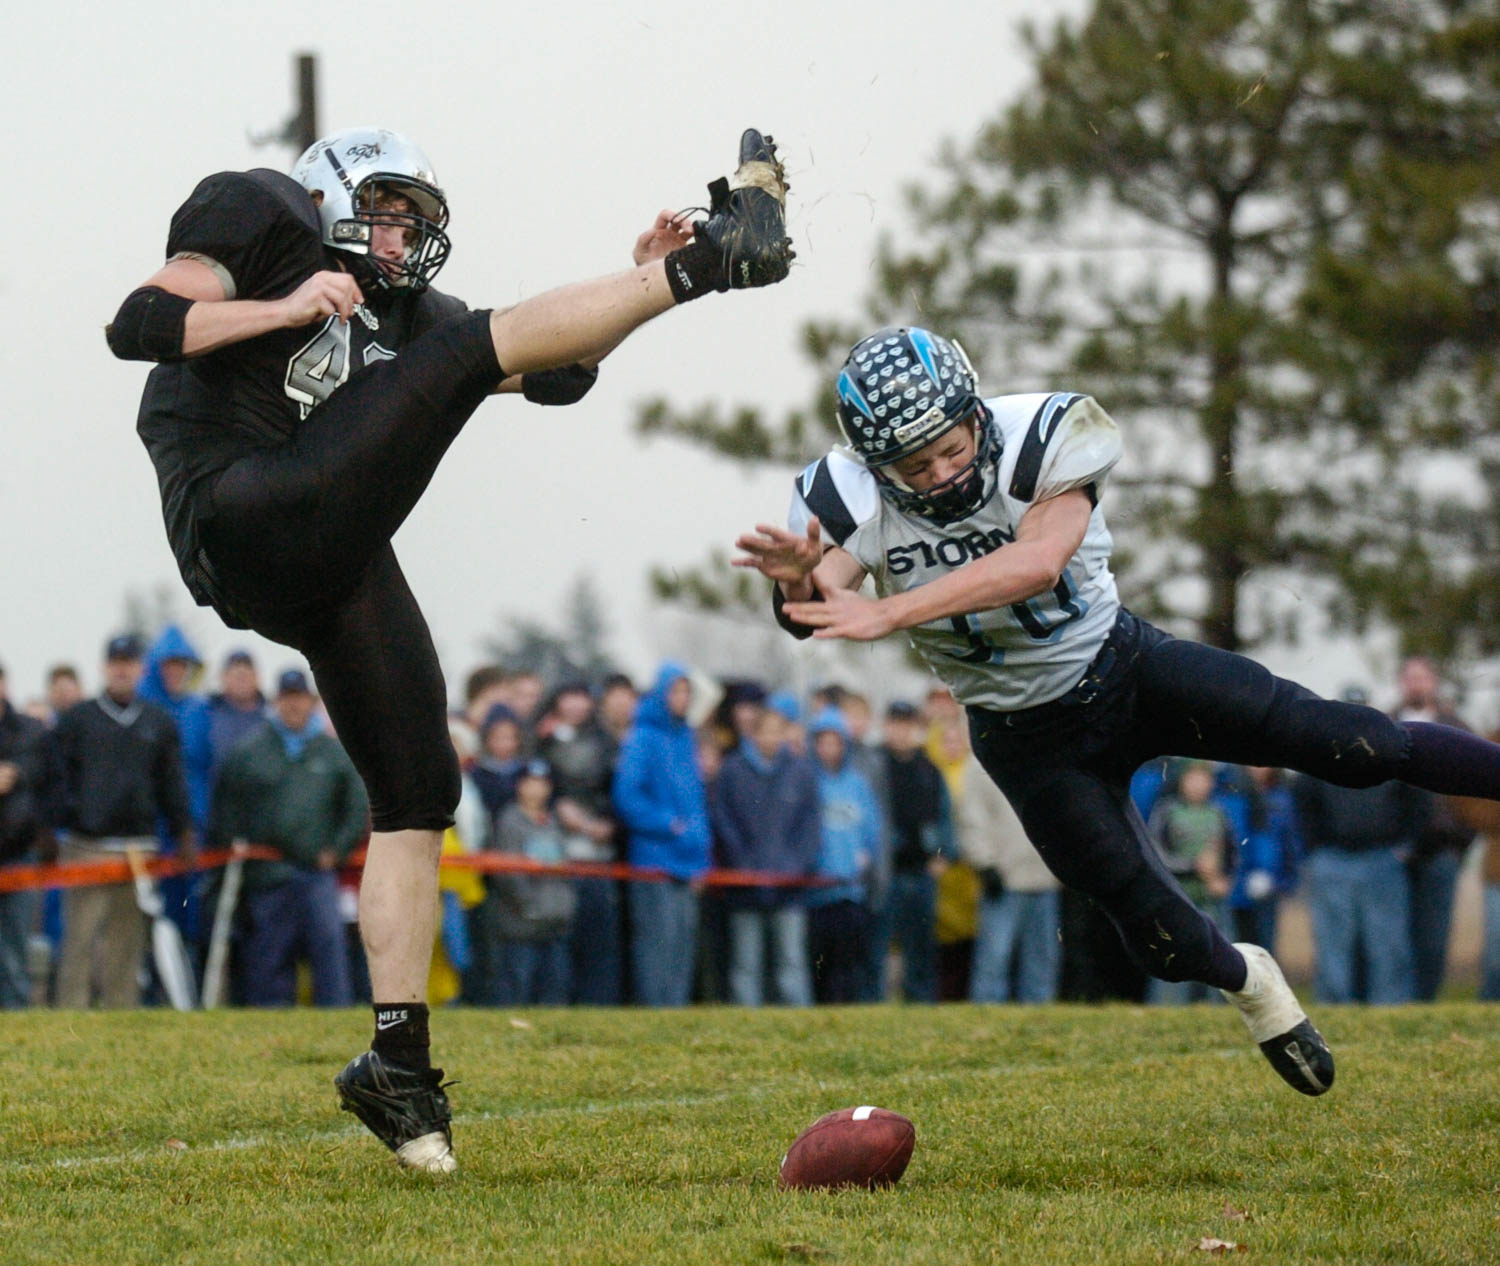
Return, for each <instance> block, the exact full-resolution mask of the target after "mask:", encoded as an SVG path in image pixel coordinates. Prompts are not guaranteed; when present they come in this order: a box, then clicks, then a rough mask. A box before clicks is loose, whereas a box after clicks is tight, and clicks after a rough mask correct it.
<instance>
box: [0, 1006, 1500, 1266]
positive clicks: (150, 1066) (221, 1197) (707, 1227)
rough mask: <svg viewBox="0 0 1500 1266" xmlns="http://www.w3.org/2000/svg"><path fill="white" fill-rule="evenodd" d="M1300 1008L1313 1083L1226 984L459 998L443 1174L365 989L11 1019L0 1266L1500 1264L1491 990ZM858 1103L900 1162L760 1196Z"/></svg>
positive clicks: (1499, 1075)
mask: <svg viewBox="0 0 1500 1266" xmlns="http://www.w3.org/2000/svg"><path fill="white" fill-rule="evenodd" d="M1315 1018H1316V1019H1317V1020H1318V1022H1319V1024H1320V1026H1321V1027H1322V1028H1323V1031H1324V1032H1325V1034H1326V1035H1327V1036H1328V1038H1329V1039H1330V1041H1331V1042H1332V1043H1333V1044H1334V1047H1335V1050H1336V1052H1337V1056H1338V1059H1339V1070H1338V1084H1337V1086H1336V1087H1335V1088H1334V1090H1333V1091H1332V1092H1331V1093H1330V1094H1329V1095H1327V1096H1325V1097H1323V1098H1322V1099H1306V1098H1304V1097H1302V1096H1301V1095H1298V1094H1296V1093H1294V1092H1293V1091H1292V1090H1291V1089H1290V1088H1288V1087H1286V1086H1284V1085H1283V1084H1282V1083H1281V1082H1280V1081H1279V1080H1278V1079H1277V1078H1276V1077H1275V1075H1274V1074H1273V1073H1272V1072H1271V1070H1270V1068H1269V1066H1268V1065H1266V1064H1265V1063H1264V1061H1263V1060H1262V1058H1261V1056H1260V1054H1259V1053H1258V1052H1257V1051H1255V1050H1254V1049H1253V1048H1252V1047H1251V1046H1250V1044H1249V1042H1248V1040H1247V1038H1246V1035H1245V1033H1244V1030H1243V1027H1242V1026H1241V1024H1240V1021H1239V1018H1238V1016H1237V1015H1235V1014H1234V1013H1233V1012H1232V1011H1230V1010H1229V1009H1227V1008H1223V1007H1214V1008H1193V1009H1191V1010H1185V1011H1166V1010H1146V1009H1142V1008H1133V1007H1104V1008H1085V1007H1050V1008H1045V1009H1018V1008H990V1009H975V1008H970V1007H941V1008H936V1009H914V1008H899V1007H885V1008H877V1009H850V1010H818V1011H810V1012H809V1011H803V1012H786V1011H761V1012H755V1013H745V1012H740V1011H734V1010H727V1009H717V1008H715V1009H704V1010H696V1011H690V1012H683V1013H675V1014H651V1013H643V1012H618V1013H608V1012H586V1011H540V1012H525V1013H519V1012H518V1013H506V1012H498V1013H497V1012H475V1011H469V1012H450V1013H444V1014H442V1015H440V1016H438V1017H436V1018H435V1029H436V1032H437V1035H438V1043H439V1046H438V1051H439V1053H440V1054H441V1056H442V1060H443V1062H444V1063H445V1064H446V1065H447V1067H448V1069H449V1073H450V1076H454V1077H457V1078H459V1079H460V1080H461V1084H460V1085H458V1086H456V1087H454V1088H453V1090H452V1091H450V1093H451V1095H452V1097H453V1102H454V1109H455V1113H456V1123H455V1144H456V1147H457V1150H458V1156H459V1162H460V1165H461V1170H460V1172H459V1174H457V1175H455V1176H454V1177H452V1178H449V1179H445V1180H444V1179H433V1178H427V1177H412V1176H408V1175H404V1174H402V1173H400V1172H398V1171H397V1170H396V1168H395V1167H394V1165H393V1164H392V1162H391V1160H390V1157H389V1153H387V1152H386V1151H385V1149H384V1148H382V1147H381V1146H380V1145H379V1144H378V1143H376V1142H375V1140H374V1139H373V1138H371V1137H369V1136H368V1135H366V1134H365V1133H364V1132H363V1130H362V1128H361V1127H360V1126H359V1125H358V1124H357V1123H356V1122H354V1120H353V1118H352V1117H349V1116H348V1115H346V1114H340V1113H338V1112H336V1111H335V1110H334V1094H333V1090H332V1087H331V1084H330V1078H331V1077H332V1075H333V1073H334V1072H335V1071H337V1069H338V1068H339V1067H340V1066H341V1065H342V1064H343V1062H344V1061H345V1060H346V1059H347V1058H348V1057H349V1056H350V1055H351V1054H353V1053H354V1052H355V1051H356V1050H357V1049H359V1047H360V1045H361V1043H362V1041H364V1040H365V1039H366V1038H367V1028H368V1012H336V1013H319V1012H314V1011H308V1010H302V1011H296V1012H281V1013H270V1014H266V1013H261V1014H251V1013H245V1012H237V1013H225V1012H220V1013H215V1014H198V1015H175V1014H171V1013H162V1012H150V1013H133V1014H115V1015H101V1014H89V1015H80V1014H67V1013H48V1012H34V1013H30V1014H23V1015H15V1014H11V1015H7V1016H5V1017H4V1018H3V1019H0V1035H3V1047H0V1051H3V1054H0V1138H3V1140H4V1148H3V1153H0V1262H4V1263H6V1266H21V1264H22V1263H48V1264H49V1266H50V1264H52V1263H89V1264H97V1266H106V1264H109V1266H112V1264H113V1263H125V1262H151V1263H169V1262H201V1263H215V1264H223V1263H257V1264H262V1263H283V1262H285V1263H297V1264H298V1266H304V1264H306V1263H325V1262H328V1263H343V1262H351V1263H355V1262H357V1263H361V1264H362V1266H388V1264H389V1266H398V1264H400V1263H408V1262H411V1263H419V1262H420V1263H449V1262H453V1263H467V1262H489V1261H516V1262H588V1263H594V1262H666V1263H671V1264H672V1266H688V1264H689V1263H736V1262H826V1263H835V1262H857V1263H887V1262H890V1263H897V1262H900V1263H907V1262H980V1261H1006V1262H1024V1263H1054V1262H1088V1263H1110V1264H1113V1263H1130V1262H1173V1261H1200V1260H1207V1259H1208V1258H1209V1256H1210V1254H1209V1253H1208V1252H1206V1251H1204V1250H1202V1249H1200V1248H1199V1242H1200V1240H1201V1239H1203V1238H1204V1237H1214V1238H1217V1239H1221V1240H1229V1241H1234V1242H1236V1243H1238V1244H1240V1245H1242V1246H1243V1250H1242V1251H1239V1252H1236V1253H1235V1254H1234V1255H1233V1256H1234V1258H1235V1260H1241V1261H1247V1262H1248V1261H1260V1262H1289V1263H1313V1262H1361V1263H1363V1262H1393V1263H1427V1262H1483V1263H1493V1262H1496V1261H1500V1009H1497V1008H1494V1007H1485V1006H1481V1005H1476V1004H1442V1005H1439V1006H1436V1007H1431V1008H1411V1009H1408V1010H1403V1011H1378V1010H1370V1011H1364V1010H1338V1009H1325V1010H1323V1011H1321V1012H1319V1013H1318V1015H1317V1016H1315ZM858 1103H874V1104H878V1105H880V1106H882V1107H888V1108H893V1109H896V1110H897V1111H900V1112H904V1113H906V1114H907V1115H908V1116H910V1117H912V1118H913V1119H914V1120H915V1121H916V1123H917V1149H916V1153H915V1155H914V1157H913V1159H912V1164H911V1168H910V1169H909V1170H908V1171H907V1174H906V1177H905V1178H904V1179H903V1180H902V1181H901V1183H900V1184H899V1185H898V1186H897V1187H896V1188H894V1189H891V1190H888V1191H884V1192H879V1193H867V1192H843V1193H784V1192H781V1191H779V1190H778V1189H777V1187H776V1169H777V1164H778V1162H779V1160H780V1158H781V1155H782V1153H783V1152H784V1151H785V1149H786V1146H787V1144H788V1143H789V1142H790V1141H791V1139H792V1138H793V1136H794V1135H795V1134H796V1133H797V1132H798V1130H800V1129H801V1128H802V1127H803V1126H804V1125H806V1124H807V1123H808V1122H810V1121H811V1120H812V1119H813V1118H815V1117H817V1116H818V1115H820V1114H821V1113H823V1112H825V1111H828V1110H831V1109H833V1108H839V1107H847V1106H850V1105H853V1104H858Z"/></svg>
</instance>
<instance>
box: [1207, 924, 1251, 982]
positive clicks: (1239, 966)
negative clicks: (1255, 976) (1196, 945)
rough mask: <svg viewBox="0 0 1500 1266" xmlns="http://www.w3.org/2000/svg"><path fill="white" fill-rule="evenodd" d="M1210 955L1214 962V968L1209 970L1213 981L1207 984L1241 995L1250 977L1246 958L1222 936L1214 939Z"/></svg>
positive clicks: (1210, 980)
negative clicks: (1240, 992)
mask: <svg viewBox="0 0 1500 1266" xmlns="http://www.w3.org/2000/svg"><path fill="white" fill-rule="evenodd" d="M1209 955H1210V956H1211V958H1212V960H1213V966H1212V967H1211V968H1210V969H1209V970H1210V976H1211V979H1209V980H1208V981H1207V983H1208V984H1210V985H1213V986H1214V987H1215V988H1217V989H1227V990H1229V992H1230V993H1239V991H1240V990H1241V989H1243V988H1244V987H1245V982H1246V981H1247V980H1248V979H1249V976H1250V968H1249V967H1248V966H1247V965H1246V963H1245V956H1244V955H1243V954H1241V953H1240V952H1239V950H1237V949H1235V948H1234V946H1233V945H1231V944H1230V943H1229V942H1228V941H1227V940H1226V939H1225V938H1224V937H1222V936H1215V937H1214V939H1213V944H1212V945H1211V946H1210V948H1209Z"/></svg>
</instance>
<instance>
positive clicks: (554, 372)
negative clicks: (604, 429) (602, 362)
mask: <svg viewBox="0 0 1500 1266" xmlns="http://www.w3.org/2000/svg"><path fill="white" fill-rule="evenodd" d="M598 381H599V369H598V367H597V366H595V367H594V368H592V369H587V368H585V367H584V366H582V365H563V366H562V367H561V368H558V369H539V370H537V371H535V372H534V373H530V374H522V375H521V394H522V395H523V396H525V397H526V398H527V399H528V400H530V401H531V403H532V404H576V403H577V402H578V401H580V400H582V399H583V398H584V396H586V395H588V393H589V388H590V387H592V386H593V385H594V384H595V383H596V382H598Z"/></svg>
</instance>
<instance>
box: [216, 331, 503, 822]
mask: <svg viewBox="0 0 1500 1266" xmlns="http://www.w3.org/2000/svg"><path fill="white" fill-rule="evenodd" d="M503 377H504V372H503V371H502V370H501V368H500V366H499V364H498V363H497V362H496V360H495V350H494V344H493V342H492V340H491V338H490V332H489V313H488V312H472V313H467V314H465V315H464V316H461V317H457V318H455V319H454V320H452V321H449V322H447V323H445V324H443V325H441V326H438V327H437V328H436V329H434V330H431V331H429V332H428V333H427V334H425V335H423V336H422V337H421V338H420V339H418V340H416V341H415V342H414V343H412V344H411V346H410V347H408V348H406V349H405V350H404V351H402V353H401V355H400V356H399V357H397V358H396V359H395V360H389V361H379V362H377V363H375V364H374V365H371V366H369V367H368V368H364V369H361V370H359V371H358V372H356V373H355V374H353V375H352V376H351V377H350V379H349V381H348V382H346V383H344V384H343V385H342V386H341V387H339V389H338V390H337V391H335V392H334V394H333V395H332V396H330V397H329V398H328V399H327V400H326V401H324V402H323V403H322V404H319V405H318V406H317V407H316V408H314V409H313V410H312V412H310V413H309V414H308V415H307V417H306V419H305V420H304V421H303V423H302V425H301V426H300V427H299V428H298V430H297V432H296V434H294V435H293V436H292V437H291V438H290V439H289V440H288V441H287V442H286V443H285V444H283V445H281V446H280V447H277V448H268V449H263V450H261V451H258V452H255V453H251V454H249V455H247V456H245V457H242V458H240V459H239V460H238V461H236V462H235V463H234V464H233V465H232V466H230V467H229V468H228V469H227V470H225V471H224V472H223V473H222V474H221V475H219V476H218V478H217V480H216V481H215V483H214V485H213V488H212V493H211V495H210V497H209V498H208V499H207V504H206V505H205V506H204V507H203V509H202V510H201V512H200V516H199V523H198V526H199V534H200V537H201V540H202V543H203V549H204V552H205V553H206V554H207V556H208V559H209V562H210V563H211V565H212V567H213V570H214V574H215V579H216V581H217V583H218V585H219V587H220V589H221V590H222V593H223V599H224V605H225V606H226V607H227V608H228V611H226V612H225V614H227V615H233V616H236V617H238V619H239V621H240V622H241V623H244V624H246V625H248V626H249V627H251V628H253V629H255V630H256V631H257V632H258V633H262V634H264V635H265V636H266V637H269V638H271V639H272V640H273V641H277V642H281V643H283V644H285V645H287V646H291V647H294V648H295V649H297V650H298V651H300V652H302V654H303V655H305V656H306V657H307V661H308V663H309V664H310V665H311V667H312V670H313V674H314V675H315V676H316V678H317V683H318V689H319V691H320V693H321V694H322V696H323V700H324V702H325V703H326V705H327V707H328V715H329V716H330V717H331V718H332V720H333V724H334V727H335V729H336V730H337V731H338V737H339V741H340V742H341V743H342V744H343V745H344V747H345V748H346V749H347V750H348V752H349V756H350V758H351V759H352V760H353V761H354V765H355V767H356V768H357V769H358V770H359V773H360V776H361V777H362V778H363V779H364V781H365V786H366V788H367V789H368V790H369V793H370V807H371V816H372V818H373V821H374V825H375V829H376V830H378V831H397V830H405V829H413V828H422V829H431V830H441V829H443V828H444V827H446V826H448V825H450V824H451V823H452V821H453V810H454V808H455V807H456V806H457V804H458V796H459V771H458V762H457V759H456V757H455V756H454V752H453V747H452V744H451V742H450V741H449V738H448V728H447V692H446V689H445V687H444V684H443V674H442V670H441V668H440V667H439V665H438V658H437V652H436V650H435V649H434V647H433V644H432V636H431V634H430V633H429V632H428V629H427V622H426V620H425V619H424V618H423V616H422V612H421V611H420V610H419V609H418V607H417V603H416V599H415V598H413V596H412V593H411V590H410V588H408V586H407V583H406V578H405V577H404V576H403V575H402V574H401V567H400V565H399V564H398V563H397V561H396V555H395V551H394V550H392V548H391V537H392V536H393V535H394V534H395V531H396V529H397V528H398V527H400V526H401V524H402V522H403V521H404V520H405V519H406V516H407V515H408V514H409V513H411V510H412V507H413V506H415V505H416V503H417V501H418V499H419V498H420V497H421V495H422V493H423V492H424V491H425V490H426V488H427V484H428V482H429V481H430V480H431V479H432V475H433V472H434V471H435V470H436V469H437V465H438V462H439V461H440V460H441V459H442V456H443V454H444V453H445V452H447V450H448V446H449V445H450V444H451V443H452V442H453V440H454V438H455V437H456V436H457V435H458V433H459V431H460V430H462V428H463V425H464V423H465V422H467V421H468V420H469V417H470V416H471V415H472V414H473V412H474V410H475V409H477V408H478V407H479V405H480V402H481V401H483V400H484V398H485V396H487V395H488V394H489V393H490V392H491V391H493V390H494V388H495V386H496V385H497V384H498V383H499V382H500V380H501V378H503Z"/></svg>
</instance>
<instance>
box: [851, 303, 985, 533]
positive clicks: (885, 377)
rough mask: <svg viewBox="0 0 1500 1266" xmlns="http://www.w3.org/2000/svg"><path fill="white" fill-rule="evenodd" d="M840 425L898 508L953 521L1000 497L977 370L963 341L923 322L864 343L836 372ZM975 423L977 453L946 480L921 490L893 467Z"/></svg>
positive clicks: (887, 331) (939, 520)
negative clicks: (996, 494)
mask: <svg viewBox="0 0 1500 1266" xmlns="http://www.w3.org/2000/svg"><path fill="white" fill-rule="evenodd" d="M838 402H839V404H838V410H839V428H840V430H841V431H842V432H843V434H844V439H845V441H846V442H847V444H848V445H849V447H850V448H851V449H852V450H853V451H854V452H855V453H856V454H857V455H858V457H859V458H860V460H862V461H863V462H864V464H865V465H866V466H867V467H869V469H870V471H871V473H872V474H874V476H875V478H876V481H877V483H878V484H879V486H880V491H881V494H882V495H883V496H885V497H886V498H887V499H888V500H889V501H890V502H891V503H892V504H893V505H894V506H895V507H896V508H897V509H898V510H900V511H902V512H903V513H906V514H914V515H919V516H921V517H923V518H927V519H932V520H933V521H934V522H937V523H952V522H954V521H955V520H957V519H962V518H965V517H967V516H968V515H970V514H973V513H974V511H976V510H978V509H979V508H980V507H981V506H982V505H984V504H985V502H987V501H988V500H989V499H990V497H991V496H993V495H994V491H995V485H996V478H995V462H994V459H995V440H994V433H993V428H992V427H991V426H990V413H989V410H988V409H986V408H985V406H984V402H983V401H982V400H980V398H979V394H978V384H977V382H976V380H975V376H974V368H973V366H972V365H970V364H969V358H968V356H966V355H965V354H964V349H963V348H962V347H960V346H959V345H958V343H957V342H954V341H950V340H949V339H945V338H943V337H942V336H941V335H938V334H933V333H931V332H930V331H928V330H924V329H921V328H919V327H917V326H900V327H895V326H892V327H887V328H886V329H883V330H877V331H876V332H875V333H874V334H871V335H870V336H869V337H868V338H865V339H862V340H860V342H858V343H856V344H855V345H854V348H853V350H851V351H850V353H849V356H848V359H847V360H845V361H844V365H843V368H842V370H840V372H839V377H838ZM965 424H968V425H972V426H973V427H974V456H973V457H972V458H971V459H970V460H969V461H968V462H967V463H966V464H965V465H964V467H963V469H962V470H959V471H958V472H956V473H955V474H953V475H951V476H949V477H948V478H947V479H945V480H943V482H942V483H940V484H935V485H934V486H932V487H931V488H926V489H923V490H921V491H918V490H916V489H914V488H912V487H910V486H909V485H907V484H906V483H905V482H904V481H903V480H902V479H901V478H900V476H899V475H897V474H896V472H895V471H894V470H892V469H889V468H890V467H891V466H892V465H893V463H895V462H898V461H900V460H901V459H902V458H904V457H909V456H911V455H912V454H913V453H915V452H917V451H918V450H919V449H923V448H926V447H927V445H929V444H931V443H932V442H933V441H935V440H938V439H941V438H942V437H943V436H944V435H946V434H947V433H948V432H949V431H951V430H952V429H953V428H954V427H956V426H961V425H965Z"/></svg>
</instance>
